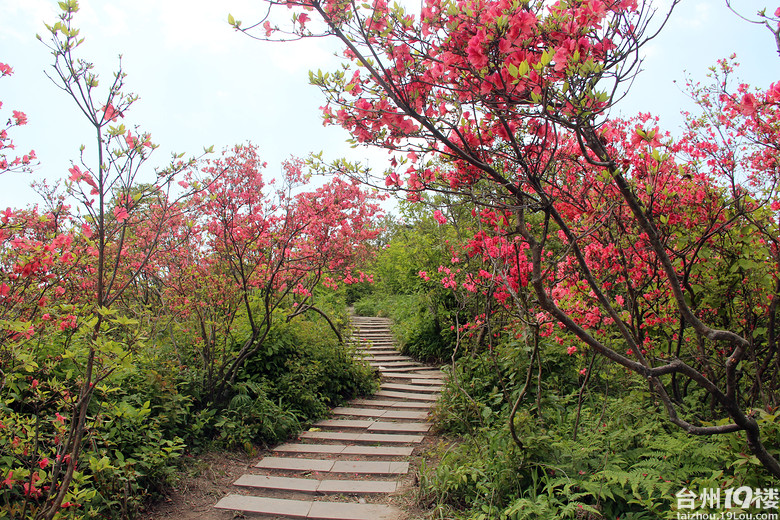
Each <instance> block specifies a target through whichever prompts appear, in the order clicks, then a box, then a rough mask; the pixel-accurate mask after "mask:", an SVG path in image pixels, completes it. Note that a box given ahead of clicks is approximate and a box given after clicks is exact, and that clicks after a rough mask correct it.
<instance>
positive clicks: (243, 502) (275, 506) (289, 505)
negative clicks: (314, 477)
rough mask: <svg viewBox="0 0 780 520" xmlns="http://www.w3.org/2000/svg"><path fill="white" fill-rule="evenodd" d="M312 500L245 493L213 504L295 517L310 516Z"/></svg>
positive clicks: (234, 509)
mask: <svg viewBox="0 0 780 520" xmlns="http://www.w3.org/2000/svg"><path fill="white" fill-rule="evenodd" d="M312 504H313V502H311V501H304V500H288V499H283V498H267V497H254V496H247V495H228V496H226V497H224V498H222V500H220V501H219V502H217V505H216V506H215V507H216V508H218V509H230V510H233V511H246V512H249V513H260V514H264V515H280V516H292V517H295V518H311V517H310V516H309V512H310V511H311V506H312ZM389 518H392V517H389Z"/></svg>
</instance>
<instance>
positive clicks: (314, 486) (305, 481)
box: [233, 463, 408, 495]
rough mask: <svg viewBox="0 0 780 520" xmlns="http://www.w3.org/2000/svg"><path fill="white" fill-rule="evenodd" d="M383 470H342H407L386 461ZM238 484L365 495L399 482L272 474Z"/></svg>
mask: <svg viewBox="0 0 780 520" xmlns="http://www.w3.org/2000/svg"><path fill="white" fill-rule="evenodd" d="M379 469H382V470H383V471H373V472H371V471H356V472H354V471H341V473H364V474H372V473H373V474H388V475H395V474H399V473H406V472H408V466H407V468H406V469H407V471H404V472H401V471H397V470H398V469H400V468H398V467H396V466H395V465H393V466H391V465H390V463H386V464H384V465H382V466H381V468H379ZM233 484H234V485H236V486H241V487H249V488H253V489H274V490H277V491H290V492H294V493H320V494H337V493H338V494H345V495H365V494H373V493H393V492H395V491H396V489H398V482H396V481H389V480H334V479H326V480H316V479H310V478H295V477H276V476H271V475H251V474H247V475H242V476H241V477H240V478H239V479H238V480H236V481H235V482H234V483H233Z"/></svg>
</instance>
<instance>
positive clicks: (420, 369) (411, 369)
mask: <svg viewBox="0 0 780 520" xmlns="http://www.w3.org/2000/svg"><path fill="white" fill-rule="evenodd" d="M395 372H400V373H402V374H413V375H414V376H415V377H420V376H419V374H432V375H436V376H438V377H441V372H433V371H431V369H430V367H426V366H424V365H419V364H418V365H416V366H405V367H396V366H385V367H384V368H383V369H382V375H384V373H387V374H389V375H390V377H393V375H394V373H395Z"/></svg>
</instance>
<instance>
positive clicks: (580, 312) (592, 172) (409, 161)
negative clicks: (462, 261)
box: [232, 0, 780, 476]
mask: <svg viewBox="0 0 780 520" xmlns="http://www.w3.org/2000/svg"><path fill="white" fill-rule="evenodd" d="M269 4H270V5H271V6H277V5H279V6H286V7H291V8H294V11H293V13H294V14H293V19H292V23H291V24H289V25H282V26H280V25H276V24H274V23H273V22H272V20H271V19H270V18H268V19H265V20H261V21H259V22H258V23H256V24H254V25H251V26H249V27H247V28H242V24H241V22H240V21H238V20H235V19H232V23H233V25H234V26H235V27H236V28H239V29H241V30H243V31H245V32H247V33H251V34H253V35H254V36H255V37H258V38H261V39H289V38H306V37H310V36H322V35H331V36H335V37H336V38H339V39H340V40H341V42H342V43H343V45H344V57H345V60H346V61H347V62H348V65H345V67H344V68H343V69H342V70H340V71H338V72H335V73H328V74H323V73H322V72H319V73H317V74H312V78H311V79H312V82H313V83H315V84H316V85H318V86H320V88H321V89H322V91H323V92H324V94H325V96H326V99H327V102H326V104H325V105H324V107H323V114H324V117H325V120H326V122H328V123H331V124H338V125H340V126H342V127H344V128H346V129H347V130H349V131H350V133H351V134H352V136H353V138H354V139H355V141H357V142H360V143H366V144H370V145H374V146H379V147H383V148H386V149H388V150H389V151H390V152H391V153H393V154H394V155H393V159H392V166H393V168H391V169H390V170H389V171H388V172H386V174H385V175H384V176H383V177H384V179H383V180H382V181H377V180H376V179H366V180H368V181H369V182H374V183H376V184H384V185H386V186H387V187H389V188H393V189H397V190H403V191H406V192H407V193H408V194H409V196H410V197H411V198H415V197H416V196H417V194H418V193H419V192H421V191H424V190H438V191H444V192H451V193H454V194H457V195H459V196H461V197H463V198H464V199H470V200H472V201H473V203H475V204H477V205H479V206H483V209H482V210H480V211H481V213H480V218H481V219H482V221H483V230H481V231H480V232H479V233H477V235H475V237H474V239H473V240H472V241H471V250H472V252H471V254H472V255H475V256H480V257H482V258H483V259H485V261H486V262H491V263H492V265H493V266H494V267H495V268H494V269H492V272H491V270H486V272H487V273H488V275H489V278H490V279H491V280H492V282H493V284H494V285H495V287H496V289H495V292H494V294H495V297H496V298H498V299H499V300H500V301H501V302H504V303H507V304H512V305H515V306H522V307H523V308H524V309H527V308H528V303H529V302H528V297H527V294H526V293H527V290H529V291H531V293H532V295H533V301H532V302H530V303H531V304H533V306H535V307H536V308H538V309H539V310H540V311H542V313H541V314H540V317H539V320H540V321H541V322H542V323H544V322H547V321H549V322H551V324H552V326H553V327H555V326H556V325H557V326H558V327H560V329H561V330H565V331H567V333H568V334H570V335H573V336H574V337H576V339H577V342H578V343H577V344H576V345H569V346H568V350H569V352H570V353H571V354H574V353H576V351H577V346H579V348H587V349H590V350H591V351H593V352H595V353H597V354H598V355H600V356H603V357H605V358H606V359H609V360H610V361H612V362H614V363H617V364H619V365H621V366H623V367H625V368H627V369H629V370H631V371H633V372H635V373H636V374H638V375H640V376H641V377H642V378H643V379H644V380H645V381H647V383H648V384H649V387H650V389H651V391H652V392H653V393H654V395H655V396H657V398H658V399H659V400H660V402H662V403H663V405H664V406H665V408H666V411H667V414H668V417H669V419H670V420H671V421H672V422H673V423H675V424H677V425H678V426H680V427H682V428H684V429H685V430H686V431H688V432H690V433H692V434H696V435H714V434H726V433H733V432H743V433H744V435H745V436H746V439H747V444H748V446H749V448H750V450H751V451H752V453H753V454H754V455H755V456H756V457H757V459H758V460H759V461H760V462H761V464H762V465H763V466H764V467H765V468H766V469H767V470H768V471H769V472H771V473H772V474H774V475H776V476H780V464H778V462H777V460H776V458H775V457H774V456H773V455H772V454H771V453H770V452H769V451H768V450H767V448H766V446H765V445H764V441H763V439H762V438H761V427H760V426H759V422H758V421H757V417H758V414H759V413H758V412H757V411H755V410H753V405H754V404H755V405H758V406H762V407H765V408H766V409H767V410H769V409H771V408H769V407H771V406H772V401H771V400H769V401H763V400H761V399H758V400H755V401H751V400H750V399H745V395H746V394H745V392H744V390H745V388H743V386H742V385H743V384H745V382H746V381H749V383H748V386H749V387H756V388H759V387H760V386H761V381H764V382H765V381H766V379H761V378H760V377H759V378H758V379H756V375H757V374H756V373H755V372H753V371H752V369H750V370H748V368H747V367H748V365H750V362H749V361H750V360H751V359H754V358H755V359H761V363H767V362H769V363H771V360H772V359H776V355H775V349H774V342H773V340H772V339H771V338H770V336H769V334H770V333H769V332H767V331H762V330H761V329H762V327H763V326H769V327H770V328H773V327H774V323H775V317H774V306H773V305H771V301H774V299H776V297H777V296H776V294H777V291H776V288H775V285H774V283H775V282H774V281H775V279H776V275H775V274H773V273H776V261H775V259H774V258H775V257H774V255H773V254H772V253H771V250H772V246H771V241H767V240H766V239H764V242H763V243H761V242H760V241H759V242H755V241H754V240H753V239H752V238H749V237H748V236H747V233H748V232H749V231H748V229H754V227H753V226H759V229H762V230H765V233H764V234H766V235H774V236H776V221H775V219H774V216H773V215H772V214H771V213H769V211H768V210H769V209H771V205H772V204H774V200H775V192H774V189H775V188H774V177H775V171H774V169H775V167H774V164H776V149H777V148H773V147H771V146H764V147H763V148H762V146H761V142H763V141H762V140H766V139H764V138H763V137H762V138H761V139H762V140H759V142H758V143H754V144H751V140H753V139H754V138H758V137H759V136H760V134H761V132H764V131H765V129H766V130H769V133H768V134H767V135H768V136H769V140H768V142H771V139H773V138H774V137H773V136H774V135H776V128H775V127H774V126H773V125H771V124H769V125H767V124H766V123H767V122H768V121H774V116H773V115H771V114H776V104H775V101H774V98H773V94H772V93H773V92H774V87H772V88H771V89H770V90H769V92H767V93H759V92H748V91H744V92H743V93H742V94H741V95H740V94H737V95H726V96H725V97H724V98H722V101H720V102H722V103H725V104H726V105H728V106H731V107H732V108H733V109H734V110H736V112H735V113H737V114H739V115H740V116H742V117H744V118H746V119H745V126H744V127H743V130H740V129H738V128H736V127H734V128H733V131H734V132H735V135H737V134H739V133H740V132H743V131H744V132H746V133H742V134H741V135H742V136H743V137H744V138H745V139H744V141H743V142H741V143H734V142H732V140H731V138H726V139H723V140H722V141H720V142H719V141H718V139H714V140H713V139H712V136H711V135H707V134H708V133H709V132H712V131H715V128H717V127H712V126H709V127H707V128H706V130H703V131H699V129H698V128H694V129H693V130H695V131H696V132H694V133H697V135H698V137H697V138H694V137H692V136H688V138H687V139H685V140H682V141H679V142H676V143H675V142H673V141H672V140H671V139H670V138H669V137H668V136H666V135H664V134H662V132H661V131H660V130H659V129H658V128H657V127H656V125H655V123H654V121H653V120H652V118H650V117H649V116H642V117H640V118H639V119H637V120H633V121H617V120H610V119H609V118H608V115H607V111H608V109H609V108H611V107H612V106H613V105H614V103H615V102H616V100H617V99H618V98H619V96H618V93H619V92H620V89H621V86H622V85H623V84H625V83H626V82H627V81H629V80H630V79H632V78H633V75H634V73H635V72H636V70H637V66H638V64H639V62H640V60H639V52H640V49H641V48H642V46H643V45H644V44H645V43H646V42H647V41H649V40H650V39H651V38H652V37H653V36H654V35H655V28H660V27H662V26H663V24H664V22H665V20H666V18H665V17H661V19H660V20H657V21H655V22H654V17H653V16H652V15H653V14H654V13H653V9H652V8H651V5H650V2H638V1H636V0H587V1H586V0H575V1H559V2H554V3H549V2H542V1H533V0H532V1H522V2H508V1H500V0H499V1H494V2H485V1H481V0H463V1H459V2H448V3H445V2H440V1H436V0H431V1H426V2H424V3H423V5H422V9H421V11H420V13H419V14H411V13H408V12H406V11H405V10H404V9H403V8H402V7H400V6H397V5H396V6H394V7H390V6H389V5H388V4H387V3H386V2H384V1H383V0H375V1H373V2H370V3H363V4H359V3H353V2H344V1H340V0H322V1H320V0H285V1H280V2H274V1H271V2H269ZM270 12H273V10H271V11H270ZM312 16H314V18H312ZM653 24H655V25H653ZM729 99H731V100H732V101H731V102H730V104H729V101H728V100H729ZM713 112H714V111H713ZM764 116H768V118H766V119H764ZM721 124H723V123H721ZM739 124H741V123H739ZM724 145H725V148H724ZM756 149H762V150H763V151H760V152H756V153H753V152H750V150H756ZM728 150H732V151H736V150H739V151H745V150H747V151H748V152H747V155H744V157H749V158H750V160H751V161H753V162H755V160H757V158H758V157H759V156H763V157H764V160H763V163H762V164H758V165H756V164H751V165H749V166H748V165H746V164H745V163H744V162H743V163H741V167H740V168H738V169H733V168H730V167H729V168H727V169H726V170H724V169H721V168H720V167H719V165H718V163H717V161H714V160H710V161H709V162H708V161H707V159H705V156H706V155H707V154H711V157H712V158H715V157H720V156H722V154H723V153H724V151H725V152H728ZM740 153H741V152H740ZM756 154H758V155H756ZM689 157H690V159H689ZM742 167H746V168H747V167H749V168H750V169H749V170H744V169H741V168H742ZM744 171H751V172H754V173H753V174H751V175H750V178H751V181H750V182H745V180H746V179H745V178H744V177H742V176H741V175H740V174H739V173H738V172H744ZM352 173H353V174H358V172H357V171H356V170H353V172H352ZM756 245H760V246H761V248H760V251H762V252H758V253H756V254H755V255H753V253H750V254H747V253H746V251H748V250H749V248H751V247H754V246H756ZM764 253H766V254H764ZM734 262H736V263H734ZM750 262H753V264H757V265H756V266H754V265H753V264H751V265H750V266H748V263H750ZM748 267H751V268H752V269H748V270H747V271H744V269H746V268H748ZM753 267H754V268H753ZM713 269H714V270H715V272H717V273H718V274H720V275H722V276H720V277H712V276H711V275H712V274H713V272H712V270H713ZM759 272H760V273H762V275H761V276H760V277H758V278H756V279H752V278H751V276H749V275H752V274H758V273H759ZM734 273H740V274H744V275H746V278H745V279H746V280H748V281H747V283H746V287H747V286H751V284H753V283H756V284H758V285H760V286H761V290H760V291H759V293H758V294H755V293H753V296H749V295H748V294H747V292H742V291H733V290H729V291H727V290H724V289H725V288H724V287H723V285H722V284H723V283H724V282H725V281H727V280H728V279H729V278H728V276H730V275H731V274H734ZM767 277H768V278H767ZM447 280H448V282H447V283H451V280H450V279H449V278H447ZM767 280H768V281H769V283H768V284H767ZM729 283H731V282H729ZM716 288H720V292H719V293H718V294H719V295H720V298H719V299H715V298H709V296H708V295H712V290H713V289H716ZM731 296H735V297H737V298H738V302H737V303H735V304H734V305H733V306H732V307H730V308H729V312H728V317H726V318H725V319H723V317H722V316H720V315H719V309H722V305H721V303H722V302H723V300H724V299H726V298H728V297H731ZM718 301H720V302H721V303H718ZM751 314H752V315H753V316H754V317H751ZM756 316H758V317H760V318H759V319H755V317H756ZM751 323H752V324H753V325H751ZM757 323H761V324H762V325H761V326H757V325H756V324H757ZM753 326H755V328H751V327H753ZM550 333H552V332H550ZM774 334H775V333H774V331H773V332H772V333H771V337H772V338H773V337H774ZM662 349H663V353H662V354H661V353H660V351H661V350H662ZM718 356H720V357H718ZM768 360H769V361H768ZM532 363H533V362H532ZM746 375H747V376H748V377H745V376H746ZM680 379H684V380H685V381H686V383H685V385H686V387H688V386H689V385H693V386H694V387H696V388H698V389H699V390H700V391H701V392H703V393H705V394H706V395H707V396H708V398H709V399H710V400H711V403H712V414H711V416H710V417H709V418H708V419H705V420H702V419H701V418H699V417H697V416H696V414H695V413H690V414H689V412H688V410H687V409H686V407H685V405H684V404H683V403H682V402H681V400H680V399H679V393H678V392H677V391H676V390H675V388H678V389H679V387H678V385H679V381H680ZM751 395H754V394H751Z"/></svg>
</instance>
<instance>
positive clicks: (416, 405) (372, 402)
mask: <svg viewBox="0 0 780 520" xmlns="http://www.w3.org/2000/svg"><path fill="white" fill-rule="evenodd" d="M350 403H351V404H353V405H356V406H376V407H379V408H392V409H396V410H397V409H402V408H411V409H428V408H431V407H433V402H415V401H390V400H387V399H353V400H352V401H350Z"/></svg>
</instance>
